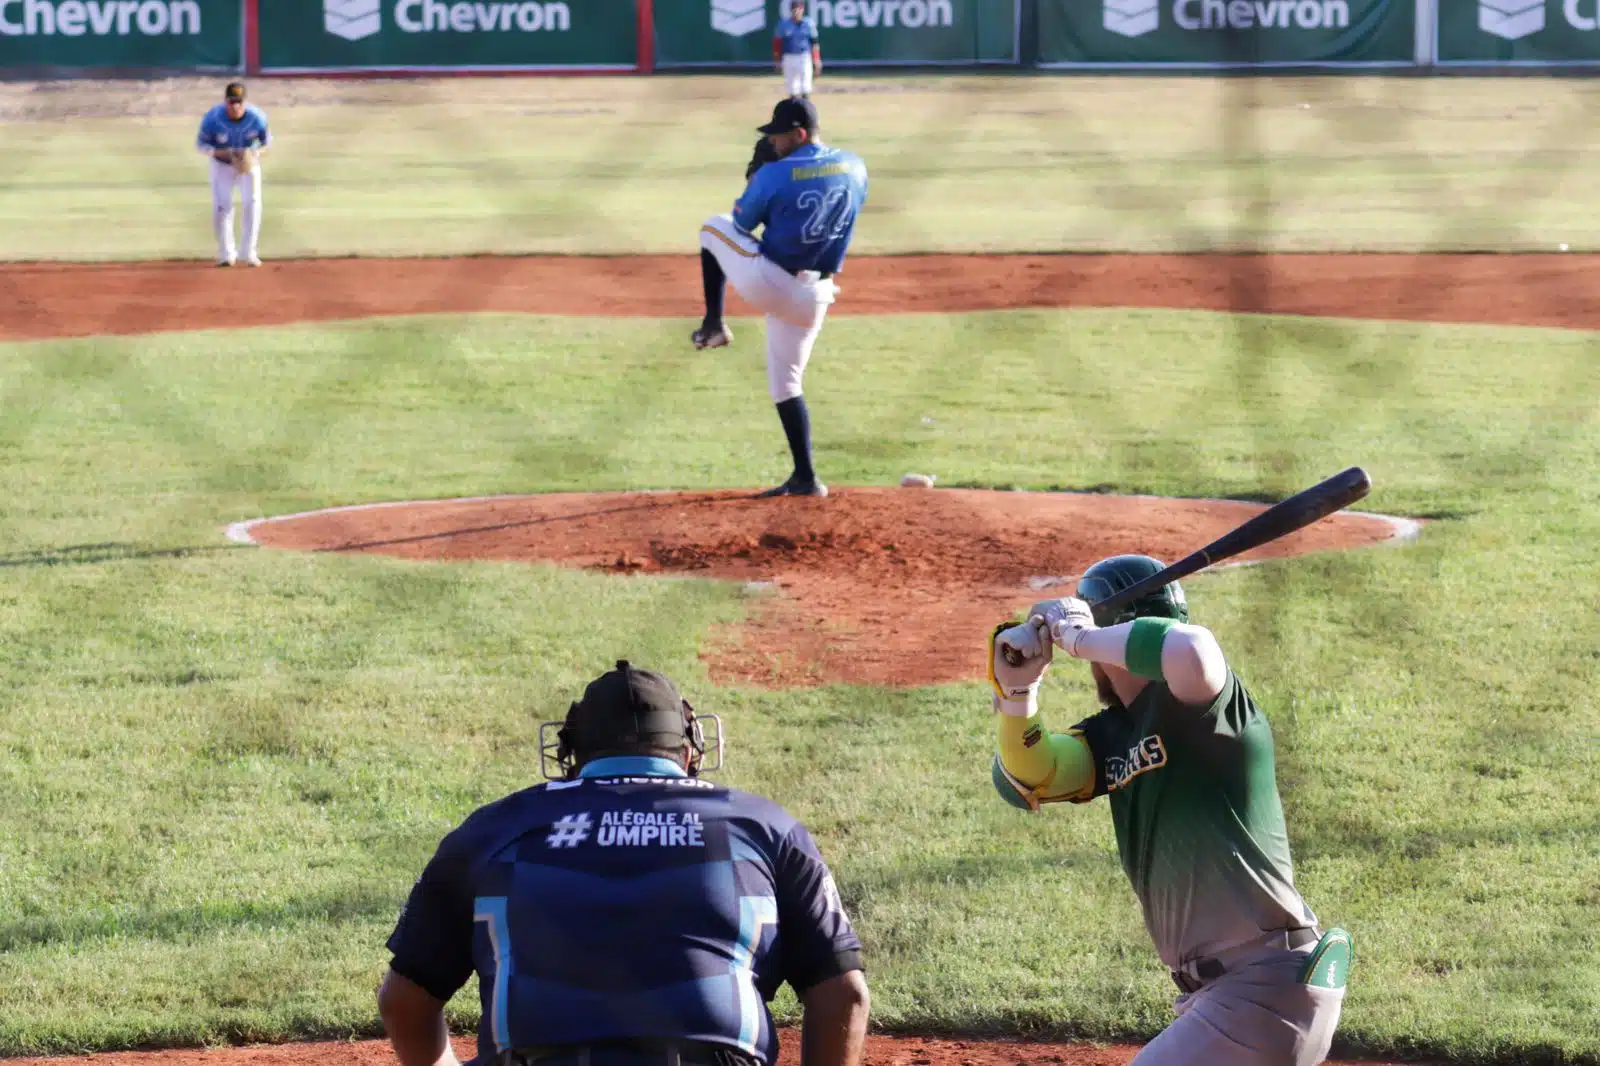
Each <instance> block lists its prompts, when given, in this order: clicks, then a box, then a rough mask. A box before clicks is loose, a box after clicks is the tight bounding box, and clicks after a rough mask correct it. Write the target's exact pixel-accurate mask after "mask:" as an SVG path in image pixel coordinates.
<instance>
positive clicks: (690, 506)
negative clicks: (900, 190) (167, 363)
mask: <svg viewBox="0 0 1600 1066" xmlns="http://www.w3.org/2000/svg"><path fill="white" fill-rule="evenodd" d="M1264 509H1265V508H1264V507H1263V506H1261V505H1258V504H1249V503H1232V502H1221V501H1212V500H1178V499H1161V498H1155V497H1143V496H1103V495H1092V494H1080V493H1055V492H1048V493H1034V492H1004V491H989V490H953V489H931V490H930V489H917V488H836V489H834V492H833V495H831V496H829V497H828V498H826V499H809V498H800V499H792V498H785V499H774V500H759V499H754V498H752V494H751V493H748V492H726V491H721V492H633V493H629V492H613V493H554V494H550V495H540V496H506V497H495V498H489V499H477V500H435V501H419V502H415V503H404V504H382V505H376V506H368V507H352V508H336V509H332V510H327V511H316V512H312V513H309V514H304V515H289V516H285V517H281V518H270V519H263V520H261V521H258V522H253V523H248V524H245V525H241V526H237V527H234V532H235V535H236V536H241V537H248V538H249V539H251V540H253V541H255V542H256V543H259V544H262V545H265V546H267V547H271V548H287V549H296V550H303V551H336V552H378V553H381V554H384V555H394V556H399V557H401V558H405V559H430V560H437V559H506V560H523V561H528V562H533V561H549V562H554V563H562V564H566V565H570V566H581V567H585V568H588V569H592V570H605V571H612V572H616V573H623V574H628V573H647V574H659V573H669V572H677V573H688V574H695V575H700V576H704V577H708V578H723V579H729V580H735V581H743V582H746V583H748V587H749V588H750V590H751V592H752V593H753V594H756V595H758V596H759V597H760V602H759V603H757V604H756V605H755V607H754V609H753V610H752V611H751V614H750V617H749V618H748V619H747V620H746V621H745V622H744V623H743V624H742V625H740V626H738V627H737V628H736V629H733V630H730V631H725V632H718V633H714V634H712V635H711V637H710V638H709V640H708V644H707V646H706V648H705V649H704V655H705V657H706V659H707V661H708V663H709V664H710V667H711V672H712V676H713V677H714V678H716V679H717V680H719V681H721V682H743V683H749V684H758V685H770V686H784V687H795V686H807V685H817V684H825V683H830V682H852V683H861V684H871V685H925V684H935V683H939V682H948V681H957V680H968V679H978V678H982V677H983V676H984V674H985V663H984V651H983V648H984V638H985V635H986V634H987V633H988V631H989V629H990V628H991V627H993V625H994V624H995V623H996V622H998V621H1000V620H1002V619H1004V618H1006V617H1008V616H1009V615H1010V614H1012V613H1014V612H1016V611H1019V610H1022V609H1024V608H1026V607H1027V606H1028V604H1030V603H1032V602H1034V601H1035V600H1038V599H1042V598H1044V597H1047V596H1052V595H1068V594H1070V593H1071V592H1072V590H1073V588H1074V587H1075V585H1074V581H1073V579H1074V578H1075V577H1076V575H1077V574H1079V573H1081V572H1082V571H1083V570H1084V568H1085V567H1087V566H1088V565H1089V564H1090V563H1092V562H1094V561H1095V560H1096V559H1099V558H1102V557H1104V556H1107V555H1114V554H1117V553H1119V552H1142V553H1145V554H1147V555H1153V556H1155V557H1157V558H1159V559H1161V560H1163V561H1165V562H1172V561H1174V560H1176V559H1178V558H1180V557H1182V556H1183V555H1186V554H1188V553H1189V552H1191V551H1193V550H1194V549H1196V548H1198V547H1200V546H1201V545H1203V544H1206V543H1208V542H1210V541H1211V540H1213V539H1215V538H1216V537H1218V536H1220V535H1221V534H1223V533H1225V532H1227V531H1228V530H1229V529H1231V528H1233V527H1234V526H1236V525H1238V524H1239V523H1240V522H1243V521H1244V520H1245V519H1246V518H1249V517H1250V516H1251V515H1253V514H1256V513H1259V512H1260V511H1262V510H1264ZM1411 528H1414V527H1413V526H1412V525H1411V524H1410V523H1407V522H1405V521H1404V520H1399V519H1387V518H1383V517H1380V516H1376V515H1367V514H1360V513H1352V512H1343V513H1340V514H1336V515H1334V516H1332V517H1330V518H1326V519H1324V520H1323V521H1321V522H1319V523H1317V524H1316V525H1313V526H1311V527H1310V528H1308V529H1305V530H1302V531H1301V532H1299V533H1297V534H1295V535H1293V536H1290V537H1285V538H1283V539H1282V540H1279V541H1276V542H1274V543H1273V544H1270V545H1267V546H1266V547H1265V548H1262V549H1258V550H1257V551H1254V552H1251V553H1249V554H1248V555H1245V556H1242V557H1241V559H1262V558H1269V557H1274V556H1284V555H1294V554H1300V553H1304V552H1310V551H1319V550H1327V549H1333V548H1347V547H1355V546H1361V545H1369V544H1375V543H1378V542H1379V541H1383V540H1387V539H1390V538H1392V537H1394V536H1396V535H1400V534H1403V533H1405V532H1407V531H1409V530H1410V529H1411Z"/></svg>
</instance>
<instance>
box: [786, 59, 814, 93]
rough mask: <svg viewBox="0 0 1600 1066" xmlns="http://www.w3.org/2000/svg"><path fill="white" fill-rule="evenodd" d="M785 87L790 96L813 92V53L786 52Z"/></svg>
mask: <svg viewBox="0 0 1600 1066" xmlns="http://www.w3.org/2000/svg"><path fill="white" fill-rule="evenodd" d="M782 62H783V87H784V89H785V90H787V92H788V93H789V95H790V96H800V95H801V94H805V95H807V96H809V95H810V94H811V73H812V71H811V53H810V52H794V53H786V54H785V55H784V57H783V60H782Z"/></svg>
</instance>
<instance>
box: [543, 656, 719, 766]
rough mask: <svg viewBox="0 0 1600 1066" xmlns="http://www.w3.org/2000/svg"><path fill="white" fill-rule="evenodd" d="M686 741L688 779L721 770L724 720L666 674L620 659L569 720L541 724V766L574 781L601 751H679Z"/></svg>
mask: <svg viewBox="0 0 1600 1066" xmlns="http://www.w3.org/2000/svg"><path fill="white" fill-rule="evenodd" d="M704 722H710V723H711V725H712V730H711V740H710V750H711V751H712V752H713V753H714V758H713V759H712V760H711V762H710V764H709V765H707V764H706V752H707V741H706V735H705V731H704V728H703V725H702V723H704ZM552 731H553V732H554V738H553V739H552V737H551V733H552ZM685 744H687V745H688V748H689V758H688V765H687V766H685V767H684V769H685V770H686V771H687V772H688V774H689V776H690V777H698V776H700V774H701V773H711V772H713V771H715V770H718V769H720V768H721V767H722V721H721V719H719V718H718V717H717V716H716V715H714V714H706V715H696V714H695V713H694V708H693V707H691V706H690V705H689V701H688V700H686V699H684V698H683V697H682V696H680V695H679V694H678V690H677V689H676V688H675V687H673V684H672V682H671V681H668V680H667V679H666V677H665V676H663V675H661V674H658V673H656V672H655V671H653V670H640V669H637V668H635V667H634V666H633V665H632V664H631V663H629V662H628V660H626V659H619V660H618V661H617V667H616V669H615V670H608V671H606V672H605V673H603V674H601V675H600V676H599V677H597V678H595V679H594V680H593V681H591V682H589V685H588V687H587V688H585V689H584V690H583V698H582V699H580V700H578V701H577V702H576V703H574V704H572V706H571V707H569V708H568V709H567V719H566V721H565V722H560V723H557V722H545V723H543V724H542V725H541V726H540V727H539V767H540V770H542V771H543V773H544V776H545V777H546V778H547V779H548V780H551V781H571V780H573V779H574V778H576V777H577V776H578V769H579V767H580V765H581V764H582V763H584V762H587V761H588V760H589V759H591V758H594V757H595V756H596V755H597V754H600V753H602V752H603V753H606V754H615V755H631V754H638V755H645V754H650V753H651V752H652V751H655V750H661V751H670V752H673V753H675V754H676V753H677V752H680V751H682V750H683V747H684V745H685ZM552 765H553V766H554V772H552Z"/></svg>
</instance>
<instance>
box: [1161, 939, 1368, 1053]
mask: <svg viewBox="0 0 1600 1066" xmlns="http://www.w3.org/2000/svg"><path fill="white" fill-rule="evenodd" d="M1311 951H1312V948H1311V947H1309V946H1308V947H1305V948H1297V949H1295V950H1292V951H1285V950H1282V949H1272V950H1268V951H1264V952H1262V954H1261V955H1259V956H1257V957H1256V958H1254V959H1251V960H1250V961H1248V962H1245V963H1241V964H1239V965H1237V966H1236V967H1234V968H1233V969H1230V970H1229V971H1228V972H1227V973H1225V974H1223V975H1222V976H1221V977H1219V978H1217V979H1216V980H1215V981H1212V982H1210V983H1209V984H1207V985H1206V986H1205V987H1203V988H1201V989H1200V990H1199V991H1198V992H1191V993H1189V994H1188V995H1184V996H1179V997H1178V999H1177V1002H1176V1004H1175V1005H1176V1007H1177V1010H1178V1019H1177V1021H1175V1022H1173V1023H1172V1024H1171V1025H1169V1026H1167V1028H1166V1029H1164V1030H1162V1032H1161V1035H1160V1036H1158V1037H1156V1038H1155V1039H1154V1040H1152V1041H1150V1043H1148V1044H1146V1045H1145V1047H1144V1050H1143V1051H1140V1052H1139V1054H1138V1055H1136V1056H1134V1059H1133V1063H1132V1066H1213V1064H1221V1063H1226V1064H1227V1066H1316V1064H1317V1063H1319V1062H1321V1061H1323V1060H1324V1059H1326V1058H1327V1057H1328V1046H1329V1045H1330V1044H1332V1043H1333V1031H1334V1029H1336V1028H1338V1025H1339V1011H1340V1009H1341V1008H1342V1007H1343V1006H1344V992H1345V990H1344V989H1342V988H1312V987H1310V986H1309V985H1303V984H1301V983H1300V982H1299V980H1298V978H1299V975H1300V968H1301V967H1302V966H1304V965H1305V961H1306V956H1308V955H1310V954H1311Z"/></svg>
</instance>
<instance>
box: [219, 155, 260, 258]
mask: <svg viewBox="0 0 1600 1066" xmlns="http://www.w3.org/2000/svg"><path fill="white" fill-rule="evenodd" d="M235 186H237V187H238V189H239V206H240V207H241V208H242V209H243V214H244V217H243V218H241V219H240V220H239V223H240V225H239V229H240V236H241V237H243V244H244V249H243V251H244V257H245V258H246V259H252V258H254V257H255V255H256V238H257V237H258V236H260V234H261V167H260V166H259V165H257V166H256V168H255V169H254V170H252V171H250V173H248V174H241V173H239V172H238V171H237V170H234V169H233V167H231V166H229V165H228V164H227V163H219V162H217V161H216V160H215V159H213V160H212V161H211V230H212V232H213V233H215V234H216V236H217V259H218V260H219V261H221V260H227V261H229V262H232V261H233V259H234V258H235V255H234V244H233V190H234V187H235Z"/></svg>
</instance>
